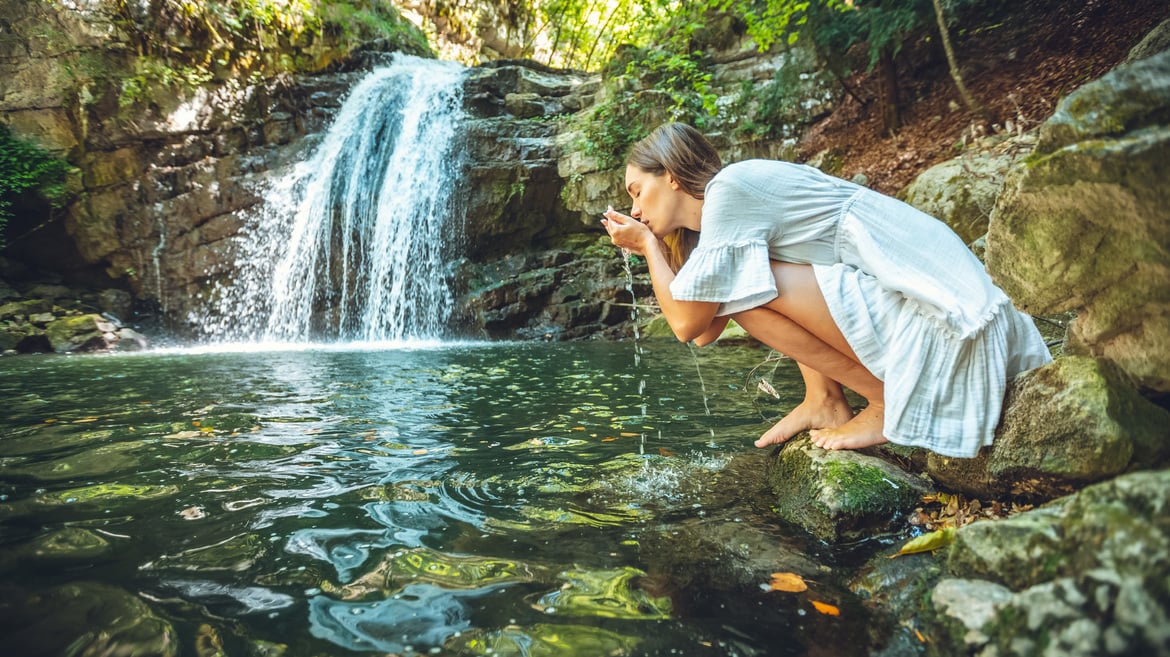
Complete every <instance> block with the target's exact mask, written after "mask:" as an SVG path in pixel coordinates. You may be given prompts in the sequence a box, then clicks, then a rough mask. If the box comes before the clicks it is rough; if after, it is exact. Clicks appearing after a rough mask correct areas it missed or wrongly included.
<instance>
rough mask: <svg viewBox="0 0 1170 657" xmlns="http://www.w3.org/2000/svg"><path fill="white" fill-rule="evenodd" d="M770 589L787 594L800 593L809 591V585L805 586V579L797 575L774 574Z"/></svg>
mask: <svg viewBox="0 0 1170 657" xmlns="http://www.w3.org/2000/svg"><path fill="white" fill-rule="evenodd" d="M769 588H770V589H771V590H773V591H783V592H785V593H800V592H801V591H807V590H808V584H805V583H804V578H803V577H801V576H800V575H797V574H796V573H772V582H771V584H770V585H769Z"/></svg>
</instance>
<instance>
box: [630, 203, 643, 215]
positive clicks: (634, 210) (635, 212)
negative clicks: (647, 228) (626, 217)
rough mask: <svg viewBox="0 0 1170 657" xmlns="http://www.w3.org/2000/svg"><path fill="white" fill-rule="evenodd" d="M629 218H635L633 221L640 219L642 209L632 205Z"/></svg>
mask: <svg viewBox="0 0 1170 657" xmlns="http://www.w3.org/2000/svg"><path fill="white" fill-rule="evenodd" d="M630 216H631V217H633V218H635V219H641V218H642V208H640V207H638V205H637V204H634V205H633V206H632V207H631V208H630Z"/></svg>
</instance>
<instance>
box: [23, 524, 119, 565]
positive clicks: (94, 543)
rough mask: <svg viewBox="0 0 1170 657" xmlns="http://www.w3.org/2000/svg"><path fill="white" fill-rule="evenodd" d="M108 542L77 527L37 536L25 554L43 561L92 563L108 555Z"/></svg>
mask: <svg viewBox="0 0 1170 657" xmlns="http://www.w3.org/2000/svg"><path fill="white" fill-rule="evenodd" d="M111 550H112V547H111V545H110V542H109V541H107V540H106V539H105V538H102V537H101V536H100V535H98V534H96V533H94V532H92V531H90V530H88V529H81V528H79V527H66V528H65V529H59V530H57V531H55V532H51V533H49V534H43V535H41V536H38V537H37V538H36V539H34V540H33V541H32V543H30V544H29V545H28V547H27V550H26V552H25V554H26V555H27V556H29V557H33V558H36V559H38V560H45V561H93V560H96V559H98V558H99V557H103V556H105V555H107V554H109V553H110V551H111Z"/></svg>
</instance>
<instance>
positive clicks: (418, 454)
mask: <svg viewBox="0 0 1170 657" xmlns="http://www.w3.org/2000/svg"><path fill="white" fill-rule="evenodd" d="M426 453H427V450H425V449H416V450H414V451H413V452H411V454H414V455H415V456H422V455H423V454H426Z"/></svg>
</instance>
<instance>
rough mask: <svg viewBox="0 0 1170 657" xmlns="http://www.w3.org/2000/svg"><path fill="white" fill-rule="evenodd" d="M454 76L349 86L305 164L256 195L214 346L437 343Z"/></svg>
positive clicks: (455, 166)
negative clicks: (258, 207)
mask: <svg viewBox="0 0 1170 657" xmlns="http://www.w3.org/2000/svg"><path fill="white" fill-rule="evenodd" d="M464 72H465V69H464V68H463V67H461V66H459V65H457V64H452V63H448V62H438V61H433V60H424V59H419V58H416V57H409V56H405V55H396V56H395V57H394V59H393V60H391V63H390V64H389V65H388V66H385V67H382V68H378V69H376V70H374V71H372V72H371V73H370V74H369V75H368V76H367V77H365V78H364V79H363V80H362V81H361V82H359V83H358V84H357V85H356V86H355V87H354V88H353V90H352V91H351V92H350V95H349V96H348V98H347V99H346V101H345V103H344V104H343V105H342V107H341V109H340V110H339V111H338V114H337V117H336V119H335V120H334V122H333V124H332V126H331V127H330V129H329V130H328V132H327V134H326V135H325V136H324V138H323V139H322V141H321V142H320V144H319V146H317V148H316V150H315V151H314V152H313V154H312V155H311V156H310V157H309V158H308V159H306V160H304V161H302V162H300V163H298V164H297V165H296V166H295V167H293V170H292V171H291V172H290V173H288V174H287V175H285V176H282V177H280V178H279V179H277V180H274V181H272V183H271V184H270V185H269V187H268V189H266V190H265V192H264V196H265V202H264V209H263V211H262V212H261V213H260V216H258V217H257V218H256V219H257V221H256V222H255V224H254V225H253V226H251V227H250V228H249V229H248V231H247V234H246V235H245V236H244V238H243V239H244V244H243V247H242V249H241V250H242V257H241V259H240V261H239V262H237V270H238V272H239V276H238V277H237V279H236V280H235V281H233V282H232V283H230V284H228V285H225V286H223V287H222V288H221V289H220V290H219V293H218V295H217V297H218V300H217V302H216V304H217V306H218V312H217V313H213V314H216V315H219V319H218V320H215V321H217V322H218V324H216V323H215V321H213V322H212V324H213V325H212V326H211V329H210V330H211V331H212V332H213V333H215V334H216V337H219V338H226V339H228V340H244V341H261V342H305V341H312V340H340V341H370V342H384V341H391V342H398V341H414V340H423V339H433V338H437V337H441V333H442V330H443V327H444V324H445V322H446V320H447V318H448V314H449V312H450V309H451V306H452V303H453V299H452V295H451V292H450V290H449V288H448V286H447V284H446V270H447V268H446V263H448V262H450V261H451V257H452V248H453V246H454V245H457V243H458V241H459V238H458V236H459V234H461V232H462V231H461V230H460V227H459V226H458V223H459V222H458V221H456V220H457V219H459V217H456V216H455V215H456V214H457V212H458V208H456V207H455V205H456V204H455V203H454V202H453V194H452V192H453V190H454V189H455V188H456V187H457V185H458V183H459V181H458V180H457V176H458V175H460V172H461V169H462V166H461V165H462V162H461V160H460V157H459V156H458V153H457V150H458V149H456V147H455V141H456V139H455V136H456V130H457V128H458V126H459V124H460V122H461V119H462V116H463V114H462V80H463V77H464Z"/></svg>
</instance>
